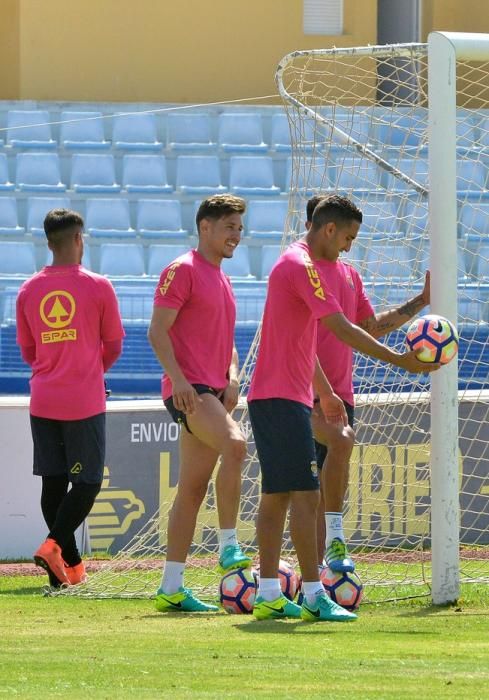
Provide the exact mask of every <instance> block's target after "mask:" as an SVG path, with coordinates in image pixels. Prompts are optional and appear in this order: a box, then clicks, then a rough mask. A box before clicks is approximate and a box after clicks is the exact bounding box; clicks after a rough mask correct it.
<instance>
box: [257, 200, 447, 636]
mask: <svg viewBox="0 0 489 700" xmlns="http://www.w3.org/2000/svg"><path fill="white" fill-rule="evenodd" d="M361 222H362V214H361V212H360V210H359V209H358V208H357V207H356V206H355V205H354V204H353V203H352V202H351V201H350V200H349V199H346V198H344V197H339V196H336V195H332V196H331V197H329V198H328V200H327V201H323V202H321V203H320V204H319V205H318V206H317V207H316V209H315V211H314V215H313V221H312V226H311V228H310V230H309V231H308V233H307V235H306V236H305V237H304V238H303V239H301V240H299V241H297V242H296V243H293V244H292V245H291V246H289V247H288V248H287V249H286V251H285V252H284V254H283V255H282V256H281V257H280V258H279V260H278V262H277V263H276V264H275V266H274V268H273V269H272V272H271V274H270V278H269V283H268V294H267V300H266V303H265V312H264V317H263V328H262V336H261V343H260V347H259V350H258V357H257V361H256V366H255V370H254V373H253V377H252V380H251V385H250V390H249V393H248V404H249V414H250V420H251V425H252V429H253V435H254V438H255V444H256V447H257V451H258V458H259V460H260V467H261V473H262V494H261V498H260V505H259V510H258V520H257V536H258V546H259V550H260V574H261V575H260V584H259V590H258V594H257V597H256V600H255V605H254V609H253V614H254V615H255V617H256V618H257V619H260V620H263V619H273V618H284V617H294V618H298V617H302V619H304V620H309V621H320V620H331V621H337V622H343V621H348V620H353V619H355V618H356V615H354V614H353V613H350V612H348V611H347V610H344V609H343V608H341V607H340V606H338V605H337V604H336V603H334V602H333V601H332V600H331V599H330V598H329V597H328V596H327V595H326V594H325V591H324V588H323V586H322V584H321V582H320V580H319V573H318V564H317V540H316V518H317V508H318V504H319V479H318V468H317V462H316V454H315V448H314V440H313V433H312V425H311V410H312V406H313V398H314V394H313V387H314V392H315V393H316V395H317V396H319V401H320V404H321V408H322V411H323V414H324V416H325V419H326V421H327V422H328V423H332V424H336V425H342V426H344V427H346V425H347V415H346V412H345V407H344V404H343V401H342V400H341V398H339V397H338V396H337V395H336V394H334V392H333V390H332V388H331V385H330V383H329V382H328V380H327V379H326V376H325V375H324V372H323V371H322V370H321V367H320V365H319V362H318V360H317V357H316V347H317V321H318V320H320V321H321V323H323V324H324V325H325V326H326V327H327V328H328V329H329V330H331V331H332V332H333V333H334V335H335V336H336V337H337V338H339V339H340V340H341V341H342V342H344V343H346V344H347V345H351V346H352V347H354V348H355V349H356V350H358V351H360V352H363V353H365V354H367V355H370V356H371V357H375V358H377V359H380V360H383V361H385V362H391V363H392V364H394V365H397V366H398V367H401V368H403V369H405V370H407V371H409V372H429V371H433V370H435V369H438V367H439V365H430V366H427V365H426V364H424V363H422V362H420V361H419V360H417V359H416V356H415V353H413V352H408V353H404V354H401V353H398V352H396V351H394V350H391V349H390V348H388V347H387V346H385V345H382V344H381V343H379V342H377V341H376V340H375V339H374V338H373V337H372V336H371V335H369V334H368V333H367V332H365V331H364V330H363V329H362V328H360V327H359V326H357V325H355V324H353V323H351V322H350V321H349V320H348V319H347V318H346V317H345V315H344V314H343V312H342V309H341V307H340V305H339V304H338V302H337V301H336V299H335V298H334V296H333V295H332V294H331V293H330V291H329V289H328V285H327V283H326V282H325V279H324V277H323V276H322V274H321V271H320V268H319V267H317V266H316V264H315V261H316V260H319V261H320V260H323V259H328V254H329V253H328V251H329V248H330V241H331V238H332V237H333V236H335V235H337V234H338V235H341V237H342V238H344V240H345V245H346V243H347V242H348V241H350V242H351V240H353V239H354V238H355V237H356V235H357V233H358V229H359V227H360V224H361ZM289 508H290V534H291V537H292V541H293V543H294V547H295V549H296V552H297V557H298V559H299V565H300V568H301V573H302V579H303V592H304V602H303V604H302V607H301V606H299V605H296V604H295V603H293V602H291V601H289V600H287V598H285V596H283V595H282V594H281V591H280V581H279V579H278V574H277V572H278V567H279V559H280V551H281V546H282V538H283V532H284V526H285V518H286V515H287V510H288V509H289Z"/></svg>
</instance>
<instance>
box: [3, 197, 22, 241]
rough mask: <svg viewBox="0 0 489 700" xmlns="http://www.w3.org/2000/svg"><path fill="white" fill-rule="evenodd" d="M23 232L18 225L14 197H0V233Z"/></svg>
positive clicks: (15, 233)
mask: <svg viewBox="0 0 489 700" xmlns="http://www.w3.org/2000/svg"><path fill="white" fill-rule="evenodd" d="M24 232H25V229H24V228H22V226H19V218H18V215H17V200H16V199H15V197H1V198H0V234H2V233H3V234H5V235H12V234H14V235H17V234H22V233H24Z"/></svg>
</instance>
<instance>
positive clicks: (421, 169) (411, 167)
mask: <svg viewBox="0 0 489 700" xmlns="http://www.w3.org/2000/svg"><path fill="white" fill-rule="evenodd" d="M392 164H393V165H394V167H396V168H397V169H398V170H400V171H401V172H402V173H404V175H407V176H408V177H409V178H411V180H414V182H416V183H417V184H418V185H421V186H422V187H428V159H427V158H425V157H420V156H417V157H415V158H403V159H401V160H399V161H397V160H396V161H394V162H393V163H392ZM387 187H388V189H389V190H391V191H392V190H394V191H396V190H399V191H403V192H404V191H405V190H413V192H414V191H415V189H414V187H412V186H411V185H410V184H409V183H408V182H405V181H404V180H401V178H399V177H397V176H396V175H394V174H388V175H387Z"/></svg>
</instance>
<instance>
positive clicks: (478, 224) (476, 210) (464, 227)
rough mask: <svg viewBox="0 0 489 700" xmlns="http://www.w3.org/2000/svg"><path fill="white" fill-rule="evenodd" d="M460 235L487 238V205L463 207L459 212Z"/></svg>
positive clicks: (488, 215) (478, 204)
mask: <svg viewBox="0 0 489 700" xmlns="http://www.w3.org/2000/svg"><path fill="white" fill-rule="evenodd" d="M460 233H461V235H462V236H464V235H466V234H469V235H472V234H473V235H477V236H489V203H481V202H474V203H472V204H464V205H463V207H462V210H461V212H460Z"/></svg>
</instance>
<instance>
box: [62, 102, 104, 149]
mask: <svg viewBox="0 0 489 700" xmlns="http://www.w3.org/2000/svg"><path fill="white" fill-rule="evenodd" d="M60 120H61V121H62V122H65V123H64V124H61V137H60V142H61V145H62V146H63V147H64V148H67V149H69V150H73V149H76V150H84V149H93V150H100V149H104V148H110V141H106V140H105V135H104V120H103V117H102V112H71V111H70V112H61V118H60Z"/></svg>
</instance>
